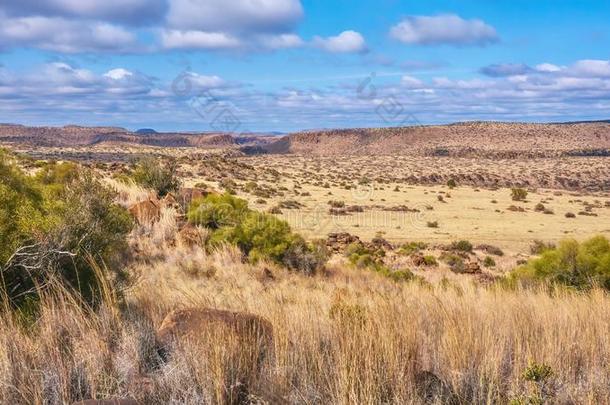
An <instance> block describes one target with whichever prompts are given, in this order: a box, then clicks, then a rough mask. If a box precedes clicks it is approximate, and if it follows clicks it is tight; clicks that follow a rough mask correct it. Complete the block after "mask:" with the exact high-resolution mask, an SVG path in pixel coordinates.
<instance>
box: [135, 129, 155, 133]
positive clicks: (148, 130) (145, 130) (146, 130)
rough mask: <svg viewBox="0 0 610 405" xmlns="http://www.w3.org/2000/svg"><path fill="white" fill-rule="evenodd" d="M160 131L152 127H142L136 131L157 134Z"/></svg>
mask: <svg viewBox="0 0 610 405" xmlns="http://www.w3.org/2000/svg"><path fill="white" fill-rule="evenodd" d="M157 133H158V132H157V131H155V130H154V129H152V128H140V129H138V130H137V131H136V134H157Z"/></svg>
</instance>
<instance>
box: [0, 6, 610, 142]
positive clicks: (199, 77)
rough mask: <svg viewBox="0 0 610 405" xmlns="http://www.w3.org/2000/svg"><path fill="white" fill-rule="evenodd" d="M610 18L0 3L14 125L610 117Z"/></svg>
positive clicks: (467, 9) (607, 10) (528, 11)
mask: <svg viewBox="0 0 610 405" xmlns="http://www.w3.org/2000/svg"><path fill="white" fill-rule="evenodd" d="M609 21H610V2H608V1H600V0H580V1H568V0H535V1H534V0H511V1H508V0H497V1H488V0H478V1H477V0H469V1H458V0H429V1H420V0H417V1H416V0H411V1H407V0H403V1H399V0H370V1H364V0H327V1H323V0H1V1H0V122H12V123H22V124H29V125H64V124H72V123H75V124H82V125H119V126H124V127H127V128H130V129H137V128H142V127H152V128H155V129H157V130H165V131H169V130H193V131H234V132H241V133H245V132H248V131H251V132H255V131H292V130H299V129H310V128H328V127H364V126H367V127H368V126H397V125H411V124H420V123H421V124H428V123H445V122H455V121H466V120H502V121H568V120H589V119H609V118H610V24H609Z"/></svg>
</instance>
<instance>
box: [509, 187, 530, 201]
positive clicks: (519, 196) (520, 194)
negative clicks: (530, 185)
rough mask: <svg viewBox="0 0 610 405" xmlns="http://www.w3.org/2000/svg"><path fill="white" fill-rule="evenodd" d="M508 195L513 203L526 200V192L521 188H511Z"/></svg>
mask: <svg viewBox="0 0 610 405" xmlns="http://www.w3.org/2000/svg"><path fill="white" fill-rule="evenodd" d="M510 195H511V198H512V199H513V201H525V199H526V198H527V190H526V189H523V188H519V187H517V188H512V189H511V190H510Z"/></svg>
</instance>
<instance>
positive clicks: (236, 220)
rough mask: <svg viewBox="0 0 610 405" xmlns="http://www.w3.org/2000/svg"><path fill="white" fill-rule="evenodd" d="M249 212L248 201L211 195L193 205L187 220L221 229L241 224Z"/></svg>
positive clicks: (222, 195)
mask: <svg viewBox="0 0 610 405" xmlns="http://www.w3.org/2000/svg"><path fill="white" fill-rule="evenodd" d="M249 212H250V209H249V208H248V202H247V201H246V200H242V199H241V198H236V197H234V196H232V195H231V194H229V193H224V194H209V195H207V196H206V197H203V198H198V199H196V200H194V201H193V202H192V203H191V205H190V206H189V210H188V212H187V218H188V221H189V222H190V223H192V224H194V225H201V226H205V227H206V228H210V229H219V228H221V227H226V226H236V225H238V224H240V223H241V222H242V221H243V220H244V218H245V216H246V215H247V214H248V213H249Z"/></svg>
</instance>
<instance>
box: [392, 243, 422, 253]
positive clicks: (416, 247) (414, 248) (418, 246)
mask: <svg viewBox="0 0 610 405" xmlns="http://www.w3.org/2000/svg"><path fill="white" fill-rule="evenodd" d="M427 247H428V244H427V243H425V242H408V243H405V244H403V245H401V246H400V247H399V248H398V250H397V253H398V254H400V255H405V256H409V255H411V254H413V253H415V252H419V251H420V250H423V249H426V248H427Z"/></svg>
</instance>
